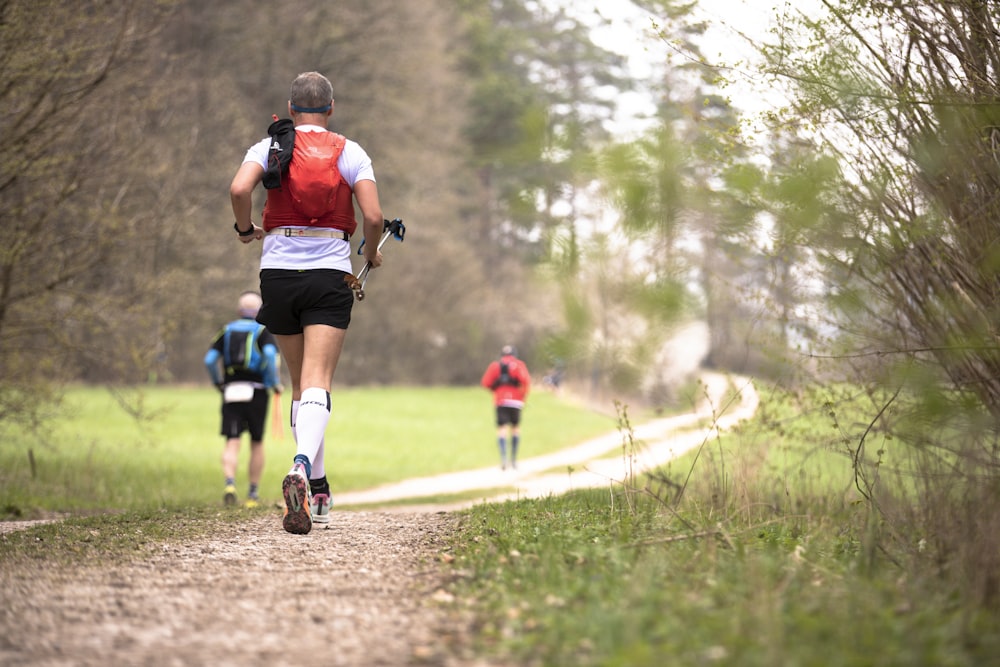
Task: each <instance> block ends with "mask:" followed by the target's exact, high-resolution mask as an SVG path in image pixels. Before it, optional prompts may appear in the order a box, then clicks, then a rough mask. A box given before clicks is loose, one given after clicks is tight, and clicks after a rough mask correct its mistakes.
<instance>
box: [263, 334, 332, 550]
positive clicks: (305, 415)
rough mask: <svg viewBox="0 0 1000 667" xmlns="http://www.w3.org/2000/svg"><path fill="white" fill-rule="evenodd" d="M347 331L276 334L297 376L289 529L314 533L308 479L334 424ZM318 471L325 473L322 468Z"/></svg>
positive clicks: (285, 486) (287, 485) (287, 483)
mask: <svg viewBox="0 0 1000 667" xmlns="http://www.w3.org/2000/svg"><path fill="white" fill-rule="evenodd" d="M346 333H347V332H346V330H344V329H337V328H335V327H331V326H327V325H321V324H314V325H308V326H306V327H305V330H304V332H303V334H302V335H301V336H275V338H276V339H277V341H278V347H279V348H280V349H281V350H282V353H283V354H284V353H285V350H286V349H288V350H289V352H290V353H291V356H292V358H291V359H289V360H288V367H289V371H290V372H294V373H295V374H294V375H293V382H292V399H293V402H294V401H297V405H296V408H295V420H294V421H295V426H294V433H295V441H296V454H295V458H294V464H293V466H292V470H291V471H290V472H289V474H288V475H287V476H286V477H285V480H284V482H283V483H282V493H283V495H284V496H285V506H286V512H285V518H284V521H283V524H284V527H285V530H287V531H288V532H291V533H308V532H309V531H310V530H311V529H312V518H311V508H310V505H311V498H310V488H309V486H310V484H309V482H310V479H311V478H312V477H313V471H312V467H313V462H317V461H322V457H321V456H320V450H321V448H323V447H324V445H325V439H324V434H325V433H326V427H327V425H328V424H329V422H330V410H331V401H330V386H331V384H332V382H333V373H334V371H335V370H336V368H337V362H338V361H339V360H340V353H341V350H342V349H343V345H344V338H345V336H346ZM317 473H324V474H325V470H322V464H321V465H320V466H319V470H317Z"/></svg>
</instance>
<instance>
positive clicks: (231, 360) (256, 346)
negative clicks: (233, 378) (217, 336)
mask: <svg viewBox="0 0 1000 667" xmlns="http://www.w3.org/2000/svg"><path fill="white" fill-rule="evenodd" d="M263 330H264V325H263V324H260V323H259V322H255V321H253V320H236V321H235V322H230V323H229V324H227V325H226V328H225V331H224V332H223V334H222V362H223V364H225V367H226V374H227V375H232V374H233V373H234V372H235V371H238V370H241V371H249V372H251V373H260V372H261V371H262V370H263V369H264V361H265V360H264V355H263V353H262V352H261V349H260V343H259V342H258V341H259V339H260V334H261V332H262V331H263Z"/></svg>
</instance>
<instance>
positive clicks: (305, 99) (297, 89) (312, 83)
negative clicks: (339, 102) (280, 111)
mask: <svg viewBox="0 0 1000 667" xmlns="http://www.w3.org/2000/svg"><path fill="white" fill-rule="evenodd" d="M288 101H289V102H291V103H292V107H293V108H294V107H298V108H299V109H325V108H329V106H330V104H331V103H332V102H333V85H331V84H330V80H329V79H327V78H326V77H325V76H323V75H322V74H320V73H319V72H303V73H302V74H299V75H298V76H297V77H295V80H294V81H292V88H291V91H290V92H289V95H288Z"/></svg>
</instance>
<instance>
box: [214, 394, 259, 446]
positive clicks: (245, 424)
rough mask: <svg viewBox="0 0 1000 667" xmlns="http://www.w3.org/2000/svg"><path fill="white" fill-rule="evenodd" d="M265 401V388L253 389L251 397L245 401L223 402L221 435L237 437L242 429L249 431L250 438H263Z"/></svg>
mask: <svg viewBox="0 0 1000 667" xmlns="http://www.w3.org/2000/svg"><path fill="white" fill-rule="evenodd" d="M267 403H268V395H267V389H256V390H254V392H253V398H252V399H251V400H249V401H246V402H245V403H225V402H223V404H222V435H223V436H224V437H226V438H238V437H240V436H241V435H242V434H243V432H244V431H249V432H250V439H251V440H263V439H264V424H265V423H267Z"/></svg>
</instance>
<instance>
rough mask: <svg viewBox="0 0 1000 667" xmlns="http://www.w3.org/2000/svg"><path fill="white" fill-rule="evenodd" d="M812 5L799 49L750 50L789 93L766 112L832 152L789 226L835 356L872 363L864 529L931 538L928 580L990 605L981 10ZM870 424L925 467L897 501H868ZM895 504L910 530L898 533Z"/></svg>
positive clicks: (986, 20)
mask: <svg viewBox="0 0 1000 667" xmlns="http://www.w3.org/2000/svg"><path fill="white" fill-rule="evenodd" d="M822 4H823V6H824V7H825V8H826V9H827V14H826V15H824V16H821V17H819V18H816V19H804V18H803V19H800V21H799V23H800V25H802V26H804V27H805V28H806V30H804V31H801V32H800V40H801V41H797V40H794V39H790V38H789V36H788V35H785V36H784V37H785V39H784V40H783V41H779V42H777V43H775V44H774V45H769V46H766V47H765V48H764V53H765V55H766V56H768V58H769V61H768V62H769V66H770V69H769V71H770V73H771V74H772V75H773V76H774V77H775V79H776V81H779V82H781V83H787V84H789V86H790V88H791V91H792V104H791V106H790V107H789V109H788V110H787V111H788V112H787V113H785V114H775V116H774V120H775V121H776V122H779V123H783V125H784V127H786V128H788V127H791V128H796V129H797V132H798V133H799V136H801V137H803V138H807V139H809V140H810V141H812V142H814V143H815V144H816V145H817V146H818V147H819V151H820V152H821V153H822V154H823V155H827V156H834V157H836V159H837V161H838V166H839V171H838V172H837V173H833V174H831V173H829V170H827V176H826V177H825V178H824V179H822V182H823V185H824V190H825V191H826V194H825V195H824V199H825V200H826V206H825V207H824V210H823V213H822V215H819V216H817V217H816V218H815V219H813V220H811V221H810V220H806V219H800V220H799V223H800V226H799V227H798V228H797V230H796V233H797V234H800V235H801V238H802V239H803V240H804V241H806V242H807V243H808V244H809V245H810V246H811V247H812V248H813V249H815V250H816V253H817V254H816V259H817V261H819V262H821V265H822V267H823V269H824V271H825V273H824V277H825V279H826V282H827V284H828V285H829V286H830V288H829V291H830V295H829V296H830V298H829V301H828V303H829V304H830V305H831V306H832V307H831V309H830V312H831V313H833V314H834V315H835V319H831V321H830V322H829V324H832V325H836V326H838V327H839V330H840V331H841V332H843V334H844V335H843V337H842V338H841V341H842V343H844V344H845V349H850V352H851V354H850V355H849V356H848V358H847V361H855V360H857V359H860V358H866V359H868V360H870V362H869V363H867V364H865V365H864V366H863V367H862V368H861V371H862V372H861V373H859V374H857V375H854V376H852V377H853V378H854V379H855V380H856V381H858V382H860V383H862V384H863V385H865V386H869V387H871V393H872V397H873V400H875V401H878V402H877V403H876V404H875V408H876V410H877V414H876V416H875V417H873V420H872V423H871V424H870V425H869V426H868V428H867V429H866V431H865V435H863V436H861V437H860V442H859V443H857V444H856V450H855V452H854V458H855V461H854V465H855V470H856V471H857V475H858V485H859V488H860V489H862V491H863V492H865V493H866V497H867V498H868V499H869V500H870V501H871V503H870V507H871V508H872V518H871V519H870V520H869V526H870V528H871V533H872V534H873V535H876V536H878V535H880V534H882V531H883V528H884V527H887V528H885V530H886V532H887V538H886V539H887V541H888V540H890V539H893V538H898V537H901V535H902V533H904V532H906V531H907V530H910V529H914V530H918V531H920V532H921V533H924V534H933V535H938V536H940V538H939V539H937V540H936V544H934V545H932V548H934V549H935V550H936V553H935V557H934V558H933V559H932V560H934V562H935V563H938V564H939V565H938V567H939V570H938V572H941V573H945V572H947V573H950V574H951V576H955V577H956V581H957V582H958V584H959V586H960V587H961V588H962V590H964V591H965V592H966V594H967V595H968V596H969V598H971V599H973V600H975V601H976V602H981V603H984V604H988V605H991V606H996V605H997V604H998V600H1000V584H998V582H1000V562H998V561H997V559H996V558H995V557H993V556H992V555H993V554H995V553H996V548H995V543H994V542H992V541H991V538H989V537H988V536H990V535H993V534H995V532H996V526H997V525H1000V513H998V512H997V511H996V508H997V507H998V503H997V500H998V498H997V492H996V489H997V488H998V486H997V478H998V474H1000V457H998V454H997V448H996V442H997V438H998V436H1000V345H998V343H1000V341H998V334H997V329H996V323H997V322H998V321H1000V302H998V300H997V298H996V297H997V293H998V287H1000V261H998V258H1000V251H998V248H1000V198H998V197H997V192H1000V175H998V174H1000V172H998V169H997V164H998V149H997V145H998V143H997V140H998V138H1000V131H998V129H997V128H998V127H1000V102H998V100H1000V83H998V82H1000V30H998V28H1000V26H998V19H1000V17H998V14H997V10H996V3H993V2H987V1H985V0H953V1H951V2H931V1H919V2H906V3H900V2H882V1H880V0H853V1H847V0H844V1H836V0H823V3H822ZM847 345H850V348H846V346H847ZM865 355H867V356H865ZM844 365H845V366H846V364H844ZM875 433H880V434H891V435H901V436H902V438H901V439H902V441H903V442H905V443H908V444H910V445H911V446H912V447H911V449H910V450H909V452H910V454H911V456H912V458H913V460H914V461H916V462H917V463H918V467H917V468H916V471H918V472H921V473H923V474H922V475H919V476H912V473H913V472H914V470H913V469H911V470H907V471H906V472H907V477H906V483H905V484H903V485H900V487H899V488H897V489H896V490H895V492H896V493H898V494H904V495H905V494H906V491H907V490H908V489H912V488H914V486H916V487H917V489H918V492H917V493H913V494H912V495H911V496H908V497H907V498H906V502H903V503H896V502H893V499H891V498H890V497H889V496H890V493H889V492H880V493H875V491H876V490H878V491H881V489H876V488H875V485H874V482H872V481H871V480H873V479H874V477H872V476H870V475H875V474H877V473H878V472H879V471H880V470H881V471H882V474H886V472H885V470H884V468H883V467H882V460H881V459H882V456H881V454H879V455H878V457H877V458H874V459H868V457H866V456H865V455H864V444H865V440H866V439H868V438H869V437H875ZM914 479H915V480H916V481H914ZM910 506H913V507H916V508H917V509H916V510H915V511H914V513H913V515H911V516H910V517H908V518H909V520H911V521H912V523H911V524H910V525H906V526H905V527H903V528H900V527H899V526H900V524H901V522H902V521H904V520H905V519H906V518H907V517H906V514H907V512H906V510H905V509H903V508H904V507H910ZM880 546H881V547H882V548H883V549H884V548H885V547H884V545H880ZM901 546H902V545H901ZM903 548H905V547H903ZM983 554H990V555H991V556H990V557H986V558H984V557H983Z"/></svg>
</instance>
